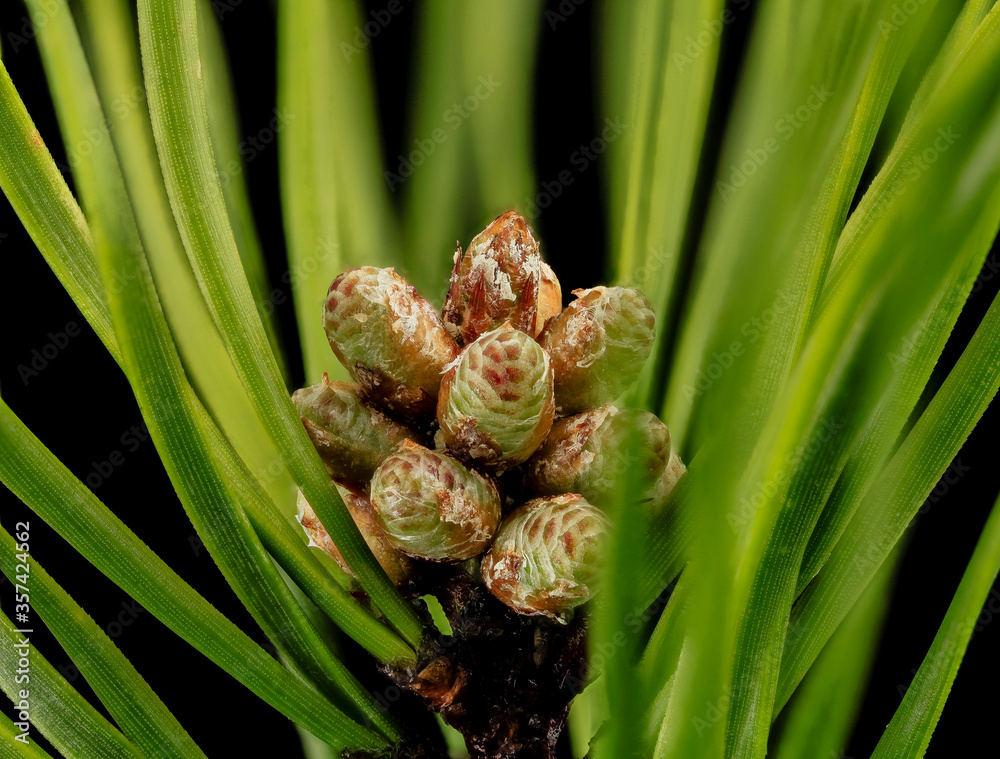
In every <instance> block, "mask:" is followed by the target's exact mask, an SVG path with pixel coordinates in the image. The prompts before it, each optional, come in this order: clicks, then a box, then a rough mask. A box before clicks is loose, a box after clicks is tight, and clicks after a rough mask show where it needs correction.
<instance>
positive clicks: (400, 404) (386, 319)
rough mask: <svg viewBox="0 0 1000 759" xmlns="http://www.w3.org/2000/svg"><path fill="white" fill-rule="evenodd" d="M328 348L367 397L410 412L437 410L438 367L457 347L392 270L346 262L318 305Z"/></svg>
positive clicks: (420, 414) (422, 414)
mask: <svg viewBox="0 0 1000 759" xmlns="http://www.w3.org/2000/svg"><path fill="white" fill-rule="evenodd" d="M323 326H324V327H325V329H326V336H327V339H328V340H329V341H330V347H331V348H333V352H334V353H335V354H336V355H337V358H338V359H340V362H341V363H342V364H343V365H344V366H345V367H346V368H347V371H349V372H350V373H351V377H353V378H354V381H355V382H357V383H358V385H360V386H361V389H362V390H363V391H364V393H365V395H366V396H368V398H370V399H371V400H372V401H374V402H375V403H378V404H380V405H382V406H385V407H386V408H387V409H389V410H390V411H392V412H393V413H396V414H399V415H400V416H403V417H405V418H407V419H414V420H422V419H425V418H426V417H430V416H432V415H433V413H434V408H435V402H436V400H437V394H438V388H439V387H440V385H441V372H442V371H443V370H444V367H445V366H446V365H447V364H448V363H450V362H451V361H452V360H453V359H454V358H455V356H456V355H457V354H458V346H457V345H456V344H455V341H454V340H453V339H452V337H451V336H450V335H449V334H448V332H447V331H446V330H445V328H444V325H443V324H442V323H441V320H440V319H439V318H438V316H437V314H436V313H434V311H433V309H431V306H430V304H429V303H428V302H427V301H426V300H424V299H423V298H421V297H420V296H419V295H418V294H417V291H416V290H414V289H413V287H412V286H411V285H409V284H408V283H407V282H406V280H405V279H403V278H402V277H400V276H399V275H398V274H396V272H395V271H393V270H392V269H391V268H389V269H377V268H375V267H373V266H362V267H361V268H358V269H350V270H348V271H346V272H344V273H343V274H341V275H340V276H339V277H337V278H336V279H335V280H334V281H333V284H332V285H330V291H329V293H328V294H327V299H326V303H325V305H324V309H323Z"/></svg>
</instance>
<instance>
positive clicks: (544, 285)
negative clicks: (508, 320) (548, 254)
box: [531, 261, 563, 337]
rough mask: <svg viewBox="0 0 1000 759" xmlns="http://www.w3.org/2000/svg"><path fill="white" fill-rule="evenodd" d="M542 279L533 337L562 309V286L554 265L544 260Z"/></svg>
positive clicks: (541, 271) (541, 268) (539, 287)
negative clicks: (553, 267)
mask: <svg viewBox="0 0 1000 759" xmlns="http://www.w3.org/2000/svg"><path fill="white" fill-rule="evenodd" d="M539 271H540V273H541V278H542V281H541V283H540V284H539V285H538V313H537V314H536V315H535V329H534V331H533V332H532V333H531V334H532V337H538V335H540V334H542V330H543V329H545V325H546V324H547V323H548V321H549V319H551V318H552V317H553V316H557V315H558V314H559V312H560V311H562V307H563V305H562V286H561V285H560V284H559V278H558V277H557V276H556V273H555V272H554V271H553V270H552V267H551V266H549V265H548V264H547V263H545V262H544V261H542V263H541V267H540V269H539Z"/></svg>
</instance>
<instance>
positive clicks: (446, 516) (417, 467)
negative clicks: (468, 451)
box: [371, 440, 500, 561]
mask: <svg viewBox="0 0 1000 759" xmlns="http://www.w3.org/2000/svg"><path fill="white" fill-rule="evenodd" d="M371 498H372V504H373V505H374V507H375V518H376V519H377V520H378V523H379V526H380V528H381V529H382V531H383V532H384V533H385V535H386V537H387V538H388V540H389V542H390V543H391V544H392V545H393V546H395V547H396V548H397V549H399V550H400V551H402V552H403V553H405V554H408V555H410V556H414V557H417V558H421V559H427V560H429V561H464V560H466V559H471V558H472V557H474V556H478V555H479V554H481V553H482V552H483V551H485V550H486V549H487V548H488V547H489V545H490V541H492V540H493V535H494V533H495V532H496V530H497V525H498V524H499V523H500V496H499V494H498V493H497V489H496V486H495V485H494V484H493V482H492V480H490V479H489V478H487V477H483V476H482V475H481V474H479V473H477V472H474V471H472V470H470V469H467V468H465V467H464V466H463V465H462V464H460V463H459V462H458V461H456V460H455V459H453V458H451V457H450V456H448V455H447V454H445V453H441V452H438V451H431V450H429V449H427V448H424V447H423V446H419V445H417V444H416V443H413V442H411V441H409V440H404V441H403V442H402V443H400V445H399V447H398V448H397V449H396V451H395V452H394V453H393V454H392V455H391V456H389V458H387V459H386V460H385V461H383V462H382V465H381V466H380V467H379V468H378V470H377V471H376V472H375V476H374V477H373V478H372V483H371Z"/></svg>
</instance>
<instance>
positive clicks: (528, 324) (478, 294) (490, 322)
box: [442, 211, 541, 344]
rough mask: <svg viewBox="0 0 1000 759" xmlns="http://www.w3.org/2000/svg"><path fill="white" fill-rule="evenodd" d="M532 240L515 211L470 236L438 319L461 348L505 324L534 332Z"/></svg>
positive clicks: (537, 277)
mask: <svg viewBox="0 0 1000 759" xmlns="http://www.w3.org/2000/svg"><path fill="white" fill-rule="evenodd" d="M540 269H541V256H540V255H539V253H538V242H537V241H536V240H535V238H534V236H533V235H532V234H531V230H530V229H529V228H528V223H527V222H526V221H525V220H524V217H523V216H520V215H519V214H518V213H516V212H515V211H508V212H507V213H505V214H504V215H503V216H498V217H497V218H496V219H494V220H493V221H492V222H491V223H490V225H489V226H488V227H486V229H484V230H483V231H482V232H480V233H479V234H478V235H476V236H475V237H474V238H473V239H472V242H471V243H469V247H468V248H467V249H466V251H465V255H462V256H460V255H459V254H458V253H456V254H455V268H454V271H453V272H452V275H451V284H450V285H449V287H448V295H447V297H446V298H445V302H444V309H443V311H442V315H443V317H444V322H445V324H446V325H447V326H448V330H449V331H450V332H451V334H452V335H454V336H455V338H456V339H457V340H459V341H460V342H462V343H463V344H468V343H471V342H472V341H473V340H475V339H476V338H478V337H479V336H480V335H482V334H484V333H486V332H489V331H490V330H492V329H496V328H497V327H499V326H500V325H501V324H503V323H504V322H507V321H509V322H510V323H511V324H513V325H514V327H516V328H517V329H519V330H522V331H524V332H527V333H529V334H531V335H534V334H536V332H535V331H534V329H535V322H536V318H537V314H538V294H539V293H538V291H539V283H540V281H541V271H540Z"/></svg>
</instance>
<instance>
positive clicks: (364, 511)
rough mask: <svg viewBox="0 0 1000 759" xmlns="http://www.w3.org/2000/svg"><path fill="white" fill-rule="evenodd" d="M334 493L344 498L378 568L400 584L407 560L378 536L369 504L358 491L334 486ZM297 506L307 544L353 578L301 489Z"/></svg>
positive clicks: (405, 571) (364, 496)
mask: <svg viewBox="0 0 1000 759" xmlns="http://www.w3.org/2000/svg"><path fill="white" fill-rule="evenodd" d="M337 491H338V492H339V493H340V497H341V498H343V499H344V505H345V506H347V510H348V511H349V512H350V513H351V517H352V518H353V519H354V523H355V524H356V525H357V526H358V530H359V531H360V532H361V536H362V537H363V538H364V539H365V542H366V543H367V544H368V547H369V548H370V549H371V551H372V553H373V554H374V555H375V558H376V559H377V560H378V563H379V564H380V565H381V567H382V569H383V570H385V573H386V574H387V575H389V579H390V580H392V581H393V582H394V583H395V584H396V585H398V584H400V583H401V582H403V580H405V579H406V578H407V577H408V576H409V574H410V569H411V566H410V560H409V558H407V557H406V556H405V555H404V554H403V553H402V552H400V551H397V550H396V549H395V548H393V546H392V544H391V543H390V542H389V541H388V540H387V539H386V537H385V535H384V534H383V533H382V531H381V529H380V528H379V526H378V522H377V521H376V519H375V515H374V510H373V509H372V503H371V501H370V500H369V499H368V497H367V496H366V495H365V494H364V493H362V492H361V491H359V490H352V489H349V488H345V487H342V486H340V485H338V486H337ZM297 505H298V512H299V513H298V520H299V524H301V525H302V529H304V530H305V531H306V534H307V535H308V536H309V544H310V545H313V546H316V547H317V548H319V549H321V550H322V551H323V552H324V553H326V554H328V555H329V556H330V557H332V558H333V560H334V561H336V562H337V564H338V565H339V566H340V568H341V569H343V570H344V571H345V572H347V574H349V575H351V576H352V577H353V576H354V573H353V572H352V571H351V568H350V567H349V566H347V562H346V561H344V557H343V556H341V555H340V551H339V550H337V546H336V545H334V543H333V539H332V538H331V537H330V535H329V533H328V532H327V531H326V528H325V527H323V524H322V523H321V522H320V521H319V518H318V517H317V516H316V512H315V511H313V508H312V506H310V505H309V502H308V501H307V500H306V498H305V496H304V495H302V491H301V490H300V491H299V495H298V504H297Z"/></svg>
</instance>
